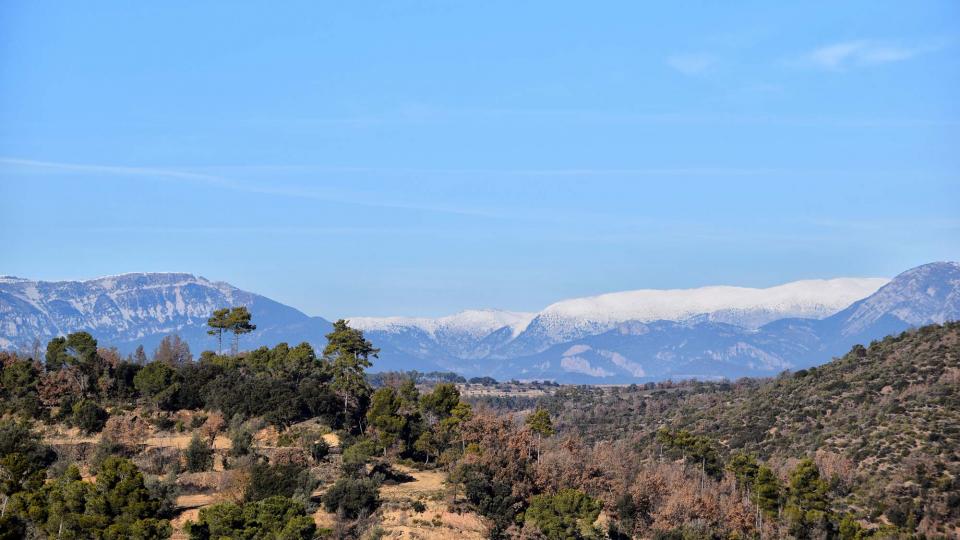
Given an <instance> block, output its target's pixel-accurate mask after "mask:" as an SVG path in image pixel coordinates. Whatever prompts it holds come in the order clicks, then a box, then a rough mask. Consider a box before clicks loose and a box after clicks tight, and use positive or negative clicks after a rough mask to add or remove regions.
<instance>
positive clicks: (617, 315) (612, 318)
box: [0, 262, 960, 383]
mask: <svg viewBox="0 0 960 540" xmlns="http://www.w3.org/2000/svg"><path fill="white" fill-rule="evenodd" d="M235 305H246V306H247V307H248V308H249V309H250V310H251V312H252V313H253V314H254V322H255V323H256V324H257V330H256V331H255V332H253V333H252V334H249V335H248V336H244V337H243V339H242V341H241V348H244V349H249V348H253V347H257V346H260V345H274V344H276V343H278V342H281V341H286V342H289V343H299V342H301V341H308V342H310V343H312V344H313V345H314V346H316V347H318V348H322V346H323V345H324V341H325V340H324V338H323V336H324V334H325V333H327V332H328V331H329V328H330V326H331V325H330V322H329V321H328V320H326V319H324V318H322V317H312V316H308V315H306V314H304V313H302V312H300V311H298V310H296V309H294V308H292V307H289V306H285V305H283V304H281V303H279V302H276V301H273V300H270V299H269V298H266V297H264V296H260V295H257V294H254V293H250V292H247V291H243V290H240V289H238V288H236V287H233V286H231V285H229V284H227V283H223V282H215V281H209V280H207V279H205V278H203V277H197V276H194V275H192V274H186V273H136V274H124V275H120V276H111V277H104V278H98V279H93V280H89V281H61V282H46V281H32V280H28V279H22V278H16V277H0V349H19V350H30V349H32V348H33V347H34V345H35V341H36V342H40V343H45V342H46V341H47V340H49V339H50V338H51V337H53V336H56V335H62V334H65V333H68V332H73V331H77V330H87V331H89V332H91V333H92V334H94V335H95V336H96V337H97V338H98V340H99V341H100V342H101V343H102V344H104V345H111V346H116V347H117V348H119V349H120V350H121V351H123V352H129V351H132V350H133V349H135V348H136V347H137V346H138V345H140V344H142V345H144V347H145V348H146V349H147V350H151V349H152V348H153V347H155V346H156V344H157V343H159V341H160V340H161V339H162V338H163V337H164V336H166V335H169V334H172V333H177V334H179V335H180V336H181V337H182V338H184V339H185V340H187V341H188V342H189V343H190V345H191V347H192V348H193V349H194V351H199V350H203V349H210V348H214V347H215V342H214V341H213V339H212V338H211V337H210V336H208V335H207V333H206V328H205V323H206V320H207V317H209V315H210V313H211V312H212V311H213V310H214V309H216V308H218V307H224V306H235ZM958 319H960V263H955V262H937V263H930V264H926V265H923V266H919V267H917V268H913V269H911V270H908V271H906V272H904V273H902V274H900V275H898V276H896V277H895V278H894V279H892V280H888V279H885V278H837V279H827V280H804V281H796V282H792V283H787V284H784V285H779V286H776V287H769V288H765V289H752V288H744V287H725V286H719V287H702V288H697V289H681V290H636V291H626V292H617V293H611V294H604V295H600V296H593V297H587V298H577V299H571V300H565V301H561V302H557V303H555V304H552V305H550V306H547V307H546V308H545V309H543V310H542V311H540V312H537V313H526V312H511V311H500V310H467V311H463V312H461V313H457V314H455V315H450V316H447V317H440V318H411V317H350V318H348V320H349V321H350V324H351V326H354V327H356V328H359V329H362V330H364V333H365V334H366V335H367V336H368V338H369V339H371V341H373V342H374V344H375V345H376V346H378V347H380V348H381V354H380V358H379V359H378V360H377V361H376V362H375V366H374V368H375V369H380V370H394V369H417V370H420V371H430V370H450V371H456V372H458V373H461V374H464V375H468V376H471V375H490V376H494V377H497V378H501V379H505V378H520V379H553V380H557V381H563V382H594V383H625V382H642V381H649V380H657V379H665V378H688V377H698V378H718V377H727V378H736V377H741V376H764V375H772V374H776V373H778V372H780V371H782V370H784V369H799V368H801V367H807V366H810V365H813V364H816V363H822V362H825V361H828V360H829V359H830V358H831V357H832V356H834V355H837V354H840V353H842V352H844V351H846V350H847V349H849V347H850V346H851V345H853V344H855V343H866V342H869V341H871V340H873V339H878V338H881V337H883V336H886V335H888V334H891V333H897V332H900V331H902V330H905V329H907V328H910V327H912V326H920V325H924V324H930V323H942V322H945V321H949V320H958Z"/></svg>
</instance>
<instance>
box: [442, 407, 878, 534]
mask: <svg viewBox="0 0 960 540" xmlns="http://www.w3.org/2000/svg"><path fill="white" fill-rule="evenodd" d="M545 418H546V419H548V418H549V415H548V414H547V413H546V411H544V410H542V409H541V410H538V411H535V412H534V413H531V414H530V415H529V416H528V417H527V421H526V422H524V423H523V424H520V423H519V422H516V421H514V420H513V419H512V418H510V417H509V416H508V415H507V416H505V415H503V414H500V413H497V412H493V411H490V410H480V411H477V412H475V414H474V415H473V416H472V417H471V418H470V419H469V420H468V421H467V422H465V423H464V425H463V437H464V442H465V445H466V446H465V452H464V453H463V454H462V456H461V457H460V459H458V461H457V462H456V463H455V465H454V474H453V478H454V479H455V480H456V481H458V482H459V483H460V484H461V485H462V486H463V489H464V494H465V496H466V498H467V500H468V501H469V502H470V503H471V504H472V506H473V507H474V508H475V509H476V510H477V511H479V512H480V513H481V514H483V515H484V516H486V517H488V518H489V519H490V520H491V522H492V523H493V528H492V532H493V534H494V536H503V537H544V538H550V539H568V538H602V537H608V538H636V537H641V538H649V537H654V538H749V537H757V536H763V537H769V538H782V537H791V538H841V539H860V538H867V537H870V536H871V535H875V536H876V537H878V538H882V537H886V536H885V535H889V534H891V533H895V528H891V527H884V528H879V529H873V530H872V531H871V530H867V529H866V528H864V527H862V526H861V525H860V524H859V523H858V521H857V520H856V519H855V517H854V516H853V515H852V514H850V513H848V512H841V511H837V510H836V508H837V504H836V503H837V502H838V501H837V498H836V490H835V489H834V487H833V486H831V482H830V481H829V480H828V479H825V478H824V477H823V476H822V475H821V467H820V466H819V465H818V464H817V463H816V462H815V461H814V460H813V459H802V460H799V461H796V462H795V464H794V465H793V467H792V468H791V469H789V470H782V471H781V470H778V471H774V470H773V469H772V468H771V467H770V465H769V464H766V463H762V462H760V461H758V460H757V459H756V458H755V457H754V456H751V455H747V454H743V453H737V454H733V455H732V456H730V457H724V456H723V455H722V454H721V453H720V451H719V450H718V448H719V444H718V443H717V442H716V441H711V440H710V439H708V438H707V437H703V436H699V435H693V434H691V433H689V432H686V431H683V430H661V431H660V432H659V437H658V438H659V439H660V440H661V441H662V443H661V444H662V447H663V449H662V451H661V450H660V449H659V448H658V449H657V451H656V452H651V453H646V452H638V451H637V449H636V443H637V442H638V441H637V440H632V441H631V440H620V441H607V442H600V443H596V444H586V443H584V441H583V440H582V439H580V438H578V437H576V436H573V435H569V434H568V435H566V436H563V435H561V436H559V437H558V436H552V437H547V436H546V433H551V432H552V431H553V427H552V425H551V424H547V426H546V429H544V428H545V426H544V419H545ZM539 437H543V442H542V443H541V442H540V441H538V438H539ZM541 444H542V446H543V448H542V449H541ZM661 452H662V453H661ZM601 510H602V511H603V512H604V513H605V514H606V520H605V522H603V523H602V522H601V521H598V519H597V518H598V516H599V515H600V512H601Z"/></svg>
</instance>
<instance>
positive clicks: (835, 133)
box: [0, 0, 960, 317]
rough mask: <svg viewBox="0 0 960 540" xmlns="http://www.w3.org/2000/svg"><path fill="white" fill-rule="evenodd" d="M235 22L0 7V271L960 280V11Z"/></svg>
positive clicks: (527, 14) (475, 285)
mask: <svg viewBox="0 0 960 540" xmlns="http://www.w3.org/2000/svg"><path fill="white" fill-rule="evenodd" d="M240 4H241V3H236V2H120V1H117V2H108V3H105V2H92V1H87V2H43V1H32V0H31V1H13V0H11V1H6V2H3V3H2V4H0V205H2V206H0V243H2V246H3V248H2V253H3V255H2V258H0V274H13V275H20V276H24V277H32V278H41V279H66V278H86V277H95V276H98V275H104V274H115V273H120V272H130V271H188V272H193V273H197V274H201V275H203V276H206V277H208V278H211V279H219V280H225V281H229V282H231V283H233V284H235V285H237V286H240V287H243V288H245V289H249V290H253V291H256V292H259V293H262V294H265V295H268V296H270V297H273V298H275V299H278V300H280V301H283V302H286V303H289V304H291V305H294V306H296V307H298V308H300V309H302V310H304V311H306V312H307V313H310V314H316V315H323V316H326V317H338V316H346V315H358V314H364V315H388V314H406V315H439V314H445V313H449V312H453V311H456V310H459V309H462V308H468V307H501V308H507V309H524V310H536V309H540V308H542V307H544V306H545V305H546V304H548V303H550V302H553V301H556V300H559V299H562V298H568V297H573V296H580V295H588V294H596V293H601V292H607V291H615V290H625V289H633V288H642V287H658V288H659V287H690V286H699V285H706V284H738V285H748V286H766V285H771V284H776V283H780V282H784V281H789V280H794V279H799V278H810V277H833V276H891V275H894V274H896V273H897V272H899V271H901V270H904V269H906V268H909V267H911V266H915V265H917V264H921V263H924V262H929V261H932V260H944V259H950V260H957V259H960V99H958V96H960V4H958V3H957V2H954V1H947V2H924V1H918V2H877V1H863V2H833V1H830V2H801V3H785V2H757V3H731V2H696V3H685V4H682V3H677V2H666V3H662V4H660V5H659V6H654V5H652V4H650V3H641V2H622V3H615V2H610V3H588V4H585V3H573V2H570V3H563V2H547V1H545V2H516V1H508V2H410V3H402V2H370V3H363V5H360V4H361V3H358V2H337V3H334V2H302V3H294V2H280V3H272V4H270V5H267V4H266V3H242V4H243V5H240ZM734 4H735V5H734Z"/></svg>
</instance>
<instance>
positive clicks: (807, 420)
mask: <svg viewBox="0 0 960 540" xmlns="http://www.w3.org/2000/svg"><path fill="white" fill-rule="evenodd" d="M958 388H960V323H947V324H944V325H932V326H928V327H924V328H919V329H916V330H912V331H909V332H905V333H903V334H902V335H899V336H895V337H888V338H885V339H883V340H879V341H876V342H874V343H871V344H870V345H869V346H866V347H863V346H857V347H854V348H853V349H852V350H851V351H850V352H849V353H848V354H847V355H845V356H843V357H841V358H839V359H837V360H834V361H833V362H830V363H828V364H825V365H823V366H818V367H816V368H809V369H805V370H800V371H797V372H796V373H789V372H788V373H784V374H782V375H780V376H778V377H776V378H773V379H763V380H755V379H742V380H738V381H735V382H729V381H723V382H716V383H711V382H697V381H685V382H669V381H668V382H663V383H656V384H654V383H649V384H645V385H636V386H630V387H614V388H599V387H563V388H561V389H559V390H558V391H557V392H555V393H554V394H553V395H552V396H549V397H546V398H543V399H539V400H529V399H526V400H517V401H515V402H512V401H497V402H494V401H492V400H486V402H487V403H490V404H493V405H496V406H497V407H498V410H500V411H502V412H507V411H518V410H524V409H529V408H531V407H533V406H537V405H540V406H543V407H545V408H546V409H548V410H549V411H550V413H551V415H552V417H553V419H554V422H555V424H556V426H557V430H558V432H559V433H561V434H562V435H565V436H576V437H577V438H578V439H580V440H582V441H583V442H584V444H587V445H598V444H607V443H609V441H629V442H630V444H631V445H632V448H631V449H630V453H632V454H636V455H638V456H640V458H641V460H642V461H643V462H644V463H648V464H649V463H668V462H673V461H677V462H682V463H683V464H684V467H685V468H686V470H687V473H686V474H688V476H690V477H691V478H690V479H689V481H690V482H692V483H693V485H694V486H696V488H697V489H700V486H701V482H702V481H701V479H702V478H703V479H704V481H703V482H702V485H703V486H704V488H708V487H709V486H710V485H711V482H714V483H716V482H719V484H720V485H724V483H725V482H727V481H728V480H727V476H728V475H729V474H731V473H730V472H729V471H728V470H727V467H728V466H730V465H731V464H734V463H736V462H737V461H738V460H742V459H744V457H743V456H741V455H740V454H743V455H750V456H754V458H753V459H755V460H756V461H757V462H758V463H760V465H759V468H758V469H757V470H756V475H757V477H758V478H759V481H758V482H759V483H758V484H756V485H754V483H753V482H752V481H747V482H742V481H737V482H736V484H737V486H739V488H740V491H742V493H744V494H747V495H745V497H746V498H747V500H748V501H749V502H751V504H752V505H753V506H752V508H753V518H752V520H751V521H752V522H755V523H756V522H759V521H761V520H762V521H763V526H764V527H773V526H775V525H779V526H782V527H783V528H782V529H781V530H779V531H778V532H779V533H782V534H784V535H787V534H789V530H790V529H789V527H790V524H798V523H799V524H803V523H807V524H809V523H814V522H816V523H819V525H818V526H817V528H815V529H816V530H822V531H823V530H830V531H832V532H831V533H830V534H833V535H839V534H841V533H840V531H841V530H846V531H850V530H854V529H855V526H854V523H857V522H859V523H861V524H863V525H864V527H865V529H867V530H868V531H874V532H873V534H875V535H879V536H882V535H883V534H893V535H896V534H900V535H904V536H908V535H911V534H916V535H920V534H922V535H926V536H927V537H932V538H936V537H942V536H948V533H950V531H951V530H952V529H951V524H953V523H957V522H958V520H960V496H958V495H957V493H960V452H957V451H956V449H957V448H960V427H958V426H960V392H958ZM664 426H667V427H668V429H661V428H663V427H664ZM803 458H810V459H812V460H813V462H814V463H815V464H816V466H817V469H818V470H819V474H820V476H821V478H820V479H821V480H822V482H823V483H825V485H826V486H827V488H828V489H827V499H826V500H827V506H826V510H825V514H824V515H820V514H818V513H817V512H821V511H822V510H821V509H819V508H817V507H818V506H822V504H819V503H818V504H817V505H810V504H805V503H798V504H794V505H793V506H792V507H791V504H790V496H789V494H788V493H789V490H790V485H791V475H792V474H793V472H794V471H795V470H796V469H797V467H798V465H799V462H798V459H803ZM546 459H547V457H546V455H545V456H544V460H546ZM810 470H812V468H811V467H809V466H808V467H807V471H808V472H809V471H810ZM816 484H817V485H818V486H819V485H821V484H819V483H816ZM814 491H816V490H814ZM613 502H615V501H610V503H611V504H612V503H613ZM821 503H822V499H821ZM757 506H760V507H761V508H762V509H763V510H764V511H765V512H766V513H761V515H760V516H757V515H756V507H757ZM605 508H607V509H609V508H611V507H610V506H609V505H608V506H605ZM811 511H812V512H813V513H811ZM801 517H802V519H801ZM853 518H855V519H853ZM891 529H895V530H896V531H897V532H894V533H891V532H890V531H891ZM798 534H799V533H798ZM866 534H867V532H863V533H861V535H862V536H863V535H866Z"/></svg>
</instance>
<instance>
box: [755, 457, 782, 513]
mask: <svg viewBox="0 0 960 540" xmlns="http://www.w3.org/2000/svg"><path fill="white" fill-rule="evenodd" d="M753 492H754V502H756V504H757V506H759V507H760V509H761V510H763V511H764V512H766V513H767V514H768V515H771V516H775V515H777V514H778V511H779V509H780V503H781V501H782V493H783V487H782V486H781V484H780V479H779V478H777V475H776V474H774V472H773V471H772V470H771V469H770V468H769V467H763V466H761V467H760V468H758V469H757V477H756V479H755V480H754V482H753Z"/></svg>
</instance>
